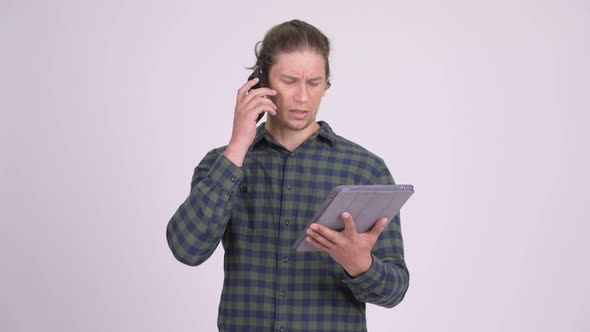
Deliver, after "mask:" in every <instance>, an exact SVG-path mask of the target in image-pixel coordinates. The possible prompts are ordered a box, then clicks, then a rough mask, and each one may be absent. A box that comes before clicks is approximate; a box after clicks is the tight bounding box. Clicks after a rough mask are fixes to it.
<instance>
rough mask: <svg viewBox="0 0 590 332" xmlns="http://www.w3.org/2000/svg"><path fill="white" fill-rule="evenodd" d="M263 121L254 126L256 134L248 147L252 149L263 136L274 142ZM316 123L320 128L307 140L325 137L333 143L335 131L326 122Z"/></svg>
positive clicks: (335, 136)
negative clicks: (256, 126)
mask: <svg viewBox="0 0 590 332" xmlns="http://www.w3.org/2000/svg"><path fill="white" fill-rule="evenodd" d="M265 123H266V122H263V123H262V124H260V125H259V126H258V128H256V136H254V141H253V142H252V145H251V146H250V149H252V147H254V146H255V145H257V144H258V143H260V141H261V140H262V139H263V138H264V139H266V140H267V141H268V142H274V139H273V138H272V136H271V135H270V133H269V132H268V131H267V130H266V129H265V128H264V125H265ZM318 124H319V125H320V130H318V131H317V132H315V133H314V134H313V135H311V136H310V137H309V138H308V139H307V140H310V139H314V138H316V137H321V138H324V139H326V140H327V141H328V142H329V143H330V144H331V145H334V143H335V142H336V138H337V135H336V133H334V131H333V130H332V128H330V126H329V125H328V123H327V122H324V121H318Z"/></svg>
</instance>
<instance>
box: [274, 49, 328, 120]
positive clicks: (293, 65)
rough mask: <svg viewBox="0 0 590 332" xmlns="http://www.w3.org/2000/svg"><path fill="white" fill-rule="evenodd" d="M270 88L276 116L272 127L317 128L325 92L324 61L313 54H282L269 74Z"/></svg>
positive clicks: (300, 52)
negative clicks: (317, 116) (275, 92)
mask: <svg viewBox="0 0 590 332" xmlns="http://www.w3.org/2000/svg"><path fill="white" fill-rule="evenodd" d="M268 80H269V85H270V87H271V88H272V89H274V90H276V91H277V95H276V96H274V97H273V98H272V100H273V102H274V103H275V105H276V106H277V115H276V116H273V117H271V118H270V119H269V122H271V123H272V125H273V126H278V127H280V128H283V129H290V130H302V129H306V128H309V127H310V126H311V125H314V126H315V124H316V115H317V113H318V109H319V108H320V102H321V101H322V97H323V96H324V93H325V92H326V70H325V63H324V58H323V57H322V56H321V55H319V54H316V53H314V52H313V51H309V50H305V51H296V52H293V53H281V54H279V55H278V57H277V61H276V63H275V64H274V65H273V66H272V67H271V68H270V71H269V73H268Z"/></svg>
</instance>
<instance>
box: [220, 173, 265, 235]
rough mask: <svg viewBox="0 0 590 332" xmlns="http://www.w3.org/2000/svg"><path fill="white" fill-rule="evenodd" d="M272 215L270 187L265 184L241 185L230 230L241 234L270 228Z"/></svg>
mask: <svg viewBox="0 0 590 332" xmlns="http://www.w3.org/2000/svg"><path fill="white" fill-rule="evenodd" d="M272 217H273V200H272V198H271V192H270V188H269V187H268V186H265V185H244V184H242V185H240V189H239V190H238V192H237V193H236V197H235V201H234V205H233V209H232V214H231V221H230V230H231V231H232V232H235V233H241V234H257V233H260V232H261V231H262V230H264V229H265V228H268V226H269V223H270V220H272Z"/></svg>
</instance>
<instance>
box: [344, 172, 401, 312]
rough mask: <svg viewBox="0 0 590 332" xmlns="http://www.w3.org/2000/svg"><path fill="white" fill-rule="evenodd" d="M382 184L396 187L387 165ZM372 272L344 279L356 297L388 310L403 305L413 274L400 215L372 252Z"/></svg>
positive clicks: (389, 225)
mask: <svg viewBox="0 0 590 332" xmlns="http://www.w3.org/2000/svg"><path fill="white" fill-rule="evenodd" d="M380 174H381V175H380V176H379V177H378V181H379V182H377V183H379V184H393V183H394V181H393V178H392V176H391V173H390V172H389V170H388V169H387V167H385V166H384V165H383V167H382V170H381V172H380ZM372 258H373V263H372V265H371V267H370V268H369V270H368V271H367V272H365V273H363V274H362V275H360V276H358V277H356V278H348V279H346V280H343V281H344V283H345V284H347V285H348V287H349V288H350V290H351V291H352V293H353V295H354V296H355V298H356V299H357V300H359V301H361V302H366V303H373V304H376V305H380V306H383V307H387V308H392V307H394V306H396V305H397V304H399V303H400V302H401V301H402V300H403V298H404V296H405V294H406V291H407V289H408V286H409V281H410V275H409V272H408V268H407V267H406V263H405V260H404V245H403V239H402V234H401V224H400V216H399V214H398V215H397V216H395V217H394V218H393V220H391V222H390V223H389V224H388V225H387V227H386V228H385V230H384V231H383V233H381V235H380V236H379V239H378V240H377V243H375V246H374V247H373V250H372Z"/></svg>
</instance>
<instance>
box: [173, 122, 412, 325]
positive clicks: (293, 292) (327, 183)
mask: <svg viewBox="0 0 590 332" xmlns="http://www.w3.org/2000/svg"><path fill="white" fill-rule="evenodd" d="M320 125H321V127H320V130H318V132H316V133H315V134H314V135H312V136H311V137H310V138H309V139H307V140H306V141H305V142H304V143H303V144H301V145H300V146H299V147H298V148H297V149H296V150H295V151H292V152H291V151H288V150H287V149H285V148H284V147H282V146H281V145H280V144H278V143H277V142H276V141H275V140H274V139H273V138H272V137H271V135H270V134H269V133H268V132H267V131H266V130H265V129H264V126H263V125H261V126H259V127H258V130H257V134H256V138H255V139H254V142H253V143H252V145H251V147H250V150H249V152H248V154H247V155H246V159H245V160H244V164H243V166H242V167H241V168H239V167H237V166H236V165H235V164H233V163H232V162H231V161H229V160H228V159H227V158H226V157H225V156H224V155H223V151H224V147H222V148H218V149H215V150H212V151H210V152H209V153H208V154H207V155H206V156H205V158H204V159H203V160H202V161H201V163H200V164H199V165H198V166H197V167H196V169H195V172H194V175H193V178H192V184H191V192H190V194H189V196H188V198H187V199H186V200H185V201H184V203H182V205H180V207H179V208H178V210H177V211H176V213H175V214H174V216H173V217H172V219H171V220H170V222H169V224H168V227H167V232H166V236H167V239H168V244H169V246H170V249H171V250H172V252H173V254H174V256H175V257H176V258H177V259H178V260H179V261H181V262H183V263H185V264H188V265H193V266H195V265H199V264H201V263H203V262H204V261H205V260H207V258H209V257H210V256H211V254H212V253H213V252H214V251H215V248H216V247H217V245H218V244H219V242H220V241H221V242H222V244H223V248H224V250H225V258H224V271H225V278H224V282H223V291H222V294H221V303H220V305H219V317H218V322H217V324H218V327H219V330H220V331H240V332H245V331H256V332H264V331H276V332H284V331H289V332H312V331H324V332H327V331H334V332H336V331H338V332H343V331H354V332H359V331H366V320H365V303H374V304H377V305H380V306H384V307H393V306H395V305H396V304H398V303H399V302H400V301H401V300H402V298H403V297H404V295H405V293H406V290H407V288H408V282H409V274H408V270H407V268H406V264H405V262H404V252H403V242H402V235H401V230H400V220H399V217H395V218H394V220H392V221H391V222H390V223H389V225H388V226H387V227H386V229H385V231H384V232H383V233H382V234H381V235H380V237H379V240H378V241H377V243H376V244H375V246H374V248H373V252H372V254H373V264H372V266H371V268H370V269H369V270H368V271H367V272H365V273H364V274H362V275H361V276H358V277H356V278H351V277H349V276H348V275H347V273H346V272H345V271H344V269H343V268H342V267H341V266H340V265H339V264H338V263H336V262H335V261H334V260H333V259H332V258H331V257H330V256H328V255H327V254H325V253H323V252H297V251H295V250H294V249H292V245H293V242H295V240H296V239H297V237H298V236H299V235H300V234H301V232H302V231H303V229H304V228H305V226H306V225H307V223H308V222H309V220H310V219H311V218H312V217H313V215H314V213H315V212H316V210H317V209H318V208H319V206H320V205H321V203H322V201H323V200H324V199H325V197H326V196H327V194H328V193H329V192H330V191H331V190H332V188H333V187H334V186H336V185H342V184H356V185H361V184H392V183H393V179H392V177H391V174H390V172H389V170H388V169H387V167H386V166H385V163H384V162H383V160H382V159H380V158H379V157H377V156H375V155H373V154H372V153H370V152H368V151H367V150H365V149H364V148H362V147H361V146H359V145H357V144H355V143H352V142H350V141H348V140H346V139H344V138H342V137H340V136H338V135H336V134H335V133H334V132H333V131H332V129H331V128H330V127H329V126H328V124H326V123H324V122H320Z"/></svg>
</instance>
